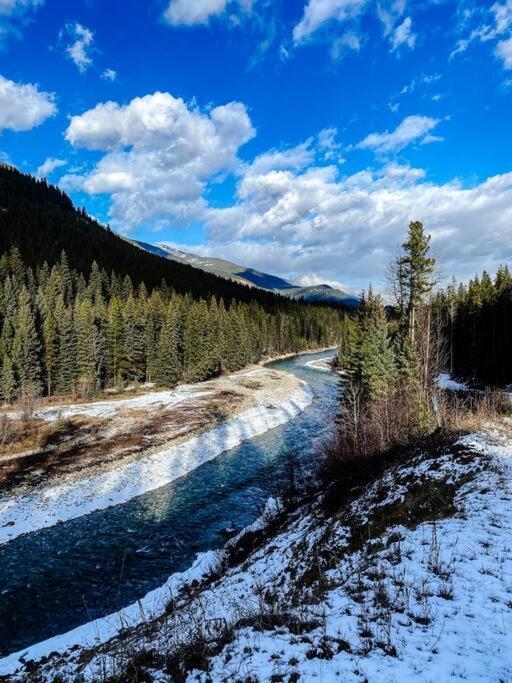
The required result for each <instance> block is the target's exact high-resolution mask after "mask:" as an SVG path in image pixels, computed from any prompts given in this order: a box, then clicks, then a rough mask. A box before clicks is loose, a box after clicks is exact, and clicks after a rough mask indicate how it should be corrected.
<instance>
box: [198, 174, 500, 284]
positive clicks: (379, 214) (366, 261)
mask: <svg viewBox="0 0 512 683" xmlns="http://www.w3.org/2000/svg"><path fill="white" fill-rule="evenodd" d="M416 219H417V220H423V221H424V222H425V227H426V229H427V231H428V232H429V233H431V234H432V237H433V244H434V250H435V253H436V256H437V257H438V258H439V259H440V261H441V265H442V269H443V271H444V272H446V273H447V274H450V275H451V274H452V273H453V274H455V275H456V276H457V277H459V278H467V277H470V276H472V275H474V273H475V272H478V271H481V270H482V269H483V268H487V269H488V270H489V271H493V270H495V269H496V267H497V266H498V265H499V263H500V262H502V261H506V260H507V259H508V260H509V261H510V259H512V234H511V233H510V230H509V226H510V223H511V221H512V173H508V174H504V175H501V176H495V177H492V178H489V179H487V180H485V181H484V182H482V183H479V184H477V185H476V186H475V187H472V188H464V187H463V186H462V185H461V184H460V183H458V182H456V181H454V182H450V183H446V184H443V185H437V184H434V183H432V182H429V181H428V180H427V179H426V174H425V172H424V170H422V169H415V168H411V167H410V166H400V165H397V164H392V165H388V166H386V167H384V168H383V169H381V170H377V171H376V170H371V169H368V170H365V171H362V172H360V173H355V174H353V175H348V176H344V177H341V178H340V177H339V176H338V174H337V171H336V170H335V169H333V168H332V167H331V168H317V167H311V168H307V169H304V170H303V171H300V172H293V171H268V172H266V173H264V174H262V175H261V176H255V175H253V174H251V175H248V176H245V177H244V178H242V180H241V182H240V184H239V187H238V196H237V202H236V203H235V204H234V205H233V206H232V207H229V208H225V209H210V210H209V211H208V213H207V229H208V240H207V242H206V243H205V244H204V245H202V247H201V253H203V254H211V255H214V256H221V257H223V258H228V259H230V260H233V261H235V262H239V263H242V264H246V265H250V266H253V267H255V268H259V269H262V270H266V271H267V272H275V273H276V274H279V275H282V276H284V277H288V278H290V279H292V280H295V281H299V280H300V278H305V279H304V280H302V281H304V282H306V281H307V279H306V278H307V277H311V273H314V274H315V278H318V280H323V281H326V282H330V281H335V282H343V283H347V284H346V285H345V288H347V287H348V288H349V289H351V290H352V291H358V290H359V289H361V288H362V287H365V286H367V284H368V282H370V281H373V282H374V283H375V284H377V285H380V284H381V283H382V277H383V275H384V271H385V267H386V264H387V262H388V261H389V260H390V258H392V256H393V254H394V252H395V250H396V247H397V245H398V244H400V243H401V242H402V241H403V236H404V234H405V231H406V229H407V225H408V223H409V221H411V220H416ZM484 228H485V229H484ZM188 250H189V251H194V250H197V249H196V248H195V247H192V248H189V249H188Z"/></svg>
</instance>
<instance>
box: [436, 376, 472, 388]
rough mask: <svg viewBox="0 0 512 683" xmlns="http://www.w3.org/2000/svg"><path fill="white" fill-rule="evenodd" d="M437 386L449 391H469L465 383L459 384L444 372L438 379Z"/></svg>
mask: <svg viewBox="0 0 512 683" xmlns="http://www.w3.org/2000/svg"><path fill="white" fill-rule="evenodd" d="M437 386H438V387H439V388H440V389H446V390H447V391H469V387H468V385H467V384H466V383H465V382H457V381H456V380H454V379H452V378H451V377H450V375H449V374H448V373H447V372H442V373H441V374H440V375H439V376H438V378H437Z"/></svg>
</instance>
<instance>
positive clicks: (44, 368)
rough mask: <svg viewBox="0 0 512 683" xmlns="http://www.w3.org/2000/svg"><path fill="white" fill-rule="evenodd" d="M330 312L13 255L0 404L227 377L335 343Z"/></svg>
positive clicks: (336, 322) (2, 329)
mask: <svg viewBox="0 0 512 683" xmlns="http://www.w3.org/2000/svg"><path fill="white" fill-rule="evenodd" d="M342 317H343V316H342V314H341V313H340V311H338V310H335V309H332V308H328V307H319V306H309V305H303V304H296V303H294V304H293V305H291V306H288V305H283V307H279V306H275V310H273V311H268V310H266V309H265V308H264V307H263V306H262V305H261V304H260V303H258V302H257V301H252V302H249V303H242V302H239V301H237V300H235V299H232V300H231V301H230V303H229V304H228V305H225V303H224V301H223V299H222V298H216V297H214V296H212V297H209V298H208V300H206V299H203V298H193V297H192V296H191V295H190V294H188V293H187V294H180V293H177V292H176V291H175V289H173V288H172V287H170V286H169V285H168V284H167V282H166V281H165V280H163V281H162V282H161V284H160V286H159V287H153V288H151V289H150V288H148V287H147V286H146V285H145V284H144V282H140V283H139V284H138V285H137V286H135V285H134V284H133V282H132V280H131V278H130V276H129V275H124V276H120V275H119V274H117V273H116V272H111V273H110V275H109V274H107V272H106V270H105V269H104V268H100V267H99V266H98V264H97V263H96V262H95V261H94V262H93V263H92V267H91V268H90V272H89V273H88V274H84V273H83V272H79V271H77V270H75V269H73V268H70V265H69V262H68V258H67V256H66V253H65V252H62V254H61V257H60V259H59V261H58V263H56V264H55V265H53V266H52V267H50V266H49V265H48V264H47V263H46V262H45V263H43V264H42V265H41V266H38V267H36V268H35V269H33V268H32V267H31V266H27V265H26V264H25V263H24V261H23V259H22V257H21V255H20V252H19V250H18V249H16V248H12V249H11V250H10V251H9V252H8V253H4V254H3V256H1V257H0V369H1V375H0V397H1V398H2V399H3V400H4V401H12V400H14V399H15V398H16V396H17V395H18V393H19V391H20V390H21V389H22V388H23V387H24V386H30V387H32V388H33V389H34V390H35V391H37V393H39V394H45V395H54V394H67V393H71V392H79V393H80V394H83V395H90V394H93V393H95V392H97V391H99V390H101V389H104V388H106V387H119V386H122V385H124V384H126V383H131V382H155V383H156V384H158V385H160V386H164V387H174V386H176V384H177V383H178V382H180V381H182V380H186V381H190V382H196V381H200V380H205V379H208V378H211V377H214V376H217V375H219V374H221V373H223V372H225V371H236V370H239V369H241V368H243V367H244V366H245V365H247V364H248V363H252V362H257V361H259V360H260V359H261V358H262V357H264V356H267V355H269V356H270V355H278V354H282V353H288V352H297V351H302V350H307V349H310V348H317V347H321V346H327V345H332V344H335V343H336V342H337V341H338V338H339V335H340V332H341V328H342Z"/></svg>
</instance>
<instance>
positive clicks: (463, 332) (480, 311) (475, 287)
mask: <svg viewBox="0 0 512 683" xmlns="http://www.w3.org/2000/svg"><path fill="white" fill-rule="evenodd" d="M433 305H434V306H435V308H436V310H437V312H438V315H440V316H441V317H442V319H443V321H444V325H445V329H446V338H447V343H448V365H447V368H448V370H449V371H450V373H451V374H452V375H454V376H456V377H463V378H468V379H470V380H473V381H475V382H478V383H480V384H483V385H490V386H504V385H506V384H510V383H511V382H512V354H511V352H510V348H511V340H512V275H511V274H510V271H509V269H508V267H507V266H506V265H504V266H501V267H500V268H499V269H498V271H497V273H496V276H495V277H494V279H493V278H491V277H490V276H489V274H488V273H487V272H486V271H484V272H483V273H482V275H481V276H480V277H478V276H477V277H475V278H473V279H472V280H470V281H469V282H468V284H467V285H465V284H459V285H457V284H456V283H455V282H454V283H452V284H450V285H449V286H448V287H447V288H446V289H444V290H442V291H440V292H439V293H438V294H437V295H436V297H435V299H434V302H433Z"/></svg>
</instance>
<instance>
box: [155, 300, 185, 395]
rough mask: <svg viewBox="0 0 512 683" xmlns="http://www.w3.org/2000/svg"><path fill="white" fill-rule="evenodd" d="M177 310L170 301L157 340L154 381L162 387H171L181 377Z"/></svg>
mask: <svg viewBox="0 0 512 683" xmlns="http://www.w3.org/2000/svg"><path fill="white" fill-rule="evenodd" d="M178 328H179V311H178V307H177V306H176V303H175V302H173V301H171V302H170V303H169V305H168V307H167V312H166V315H165V319H164V324H163V326H162V330H161V333H160V340H159V342H158V353H157V362H156V377H155V379H156V381H157V382H158V384H160V385H161V386H164V387H168V388H173V387H175V386H176V385H177V384H178V382H179V380H180V379H181V363H180V359H179V350H178V342H179V330H178Z"/></svg>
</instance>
